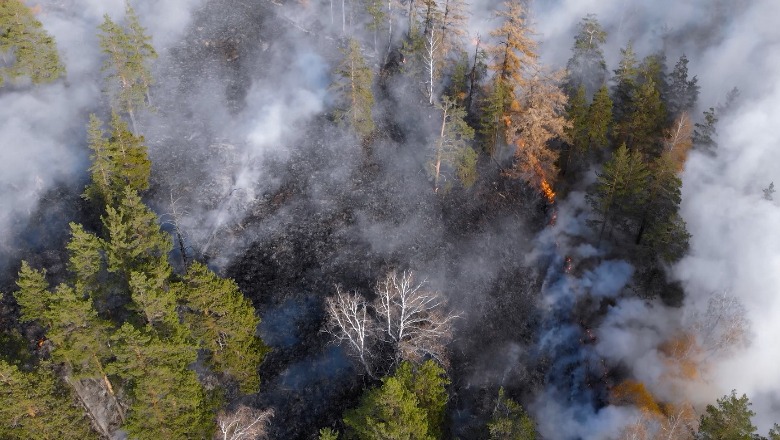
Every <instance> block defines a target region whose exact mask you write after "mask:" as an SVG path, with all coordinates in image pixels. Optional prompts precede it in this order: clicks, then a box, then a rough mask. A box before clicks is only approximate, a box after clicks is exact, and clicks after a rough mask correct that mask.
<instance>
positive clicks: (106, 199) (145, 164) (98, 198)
mask: <svg viewBox="0 0 780 440" xmlns="http://www.w3.org/2000/svg"><path fill="white" fill-rule="evenodd" d="M87 136H88V140H89V148H90V149H91V150H92V155H91V156H90V159H91V160H92V165H91V166H90V173H91V175H92V183H90V184H89V185H88V186H87V188H86V190H85V191H84V197H85V198H87V199H89V200H92V201H94V202H96V203H97V204H98V205H100V206H103V205H106V204H107V205H112V206H113V205H116V204H117V203H118V202H119V200H120V199H121V197H122V196H123V194H124V190H125V188H130V189H132V190H134V191H137V192H142V191H145V190H147V189H149V175H150V173H151V161H149V157H148V155H147V151H146V146H145V145H144V138H143V136H135V135H133V133H131V132H130V130H128V127H127V124H126V123H125V122H124V121H123V120H122V119H121V118H120V117H119V115H118V114H117V113H112V115H111V132H110V133H109V136H108V137H106V135H105V133H104V132H103V128H102V122H101V121H100V119H98V117H97V116H95V115H90V119H89V126H88V128H87Z"/></svg>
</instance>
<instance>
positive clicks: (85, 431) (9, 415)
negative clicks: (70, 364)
mask: <svg viewBox="0 0 780 440" xmlns="http://www.w3.org/2000/svg"><path fill="white" fill-rule="evenodd" d="M0 421H2V422H0V438H4V439H40V440H86V439H97V438H98V436H97V435H96V434H95V433H94V432H93V431H92V430H91V428H90V423H89V419H87V417H86V415H85V414H84V411H83V410H82V409H81V407H79V406H77V405H76V403H75V401H74V399H73V398H72V397H71V396H70V395H69V394H68V393H67V388H65V387H64V386H63V385H62V384H61V383H59V381H58V380H57V378H56V377H55V376H54V375H53V374H52V373H51V372H50V368H48V365H46V364H44V365H41V366H39V367H38V368H37V369H35V370H34V371H32V372H24V371H21V370H19V369H18V368H17V367H15V366H13V365H10V364H8V363H7V362H5V361H3V360H0Z"/></svg>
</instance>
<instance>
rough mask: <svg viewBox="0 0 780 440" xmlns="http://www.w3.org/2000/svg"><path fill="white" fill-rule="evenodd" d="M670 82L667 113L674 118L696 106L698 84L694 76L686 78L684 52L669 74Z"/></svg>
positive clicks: (686, 66) (686, 63)
mask: <svg viewBox="0 0 780 440" xmlns="http://www.w3.org/2000/svg"><path fill="white" fill-rule="evenodd" d="M669 78H670V79H671V83H670V84H669V99H668V100H667V101H668V104H667V105H668V107H669V114H670V115H671V116H672V117H673V118H676V117H678V116H679V115H680V114H682V113H683V112H690V111H692V110H693V109H694V107H696V101H697V99H698V98H699V85H698V84H697V83H698V79H697V78H696V76H694V77H693V78H690V79H689V78H688V57H686V56H685V54H683V55H681V56H680V59H679V60H678V61H677V64H675V65H674V70H672V73H670V74H669Z"/></svg>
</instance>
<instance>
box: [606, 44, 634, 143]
mask: <svg viewBox="0 0 780 440" xmlns="http://www.w3.org/2000/svg"><path fill="white" fill-rule="evenodd" d="M614 73H615V76H614V77H613V78H612V81H613V82H614V86H613V87H612V104H613V114H614V116H615V122H616V123H617V124H620V123H622V121H624V120H625V119H626V118H627V117H628V115H629V114H631V112H632V111H633V105H634V97H635V95H636V90H637V88H638V87H639V84H638V76H639V67H638V62H637V59H636V53H635V52H634V47H633V45H632V44H631V42H629V43H628V45H627V46H626V48H625V49H621V50H620V63H619V64H618V68H617V69H615V71H614ZM620 136H623V133H622V132H621V133H620ZM621 139H622V137H621Z"/></svg>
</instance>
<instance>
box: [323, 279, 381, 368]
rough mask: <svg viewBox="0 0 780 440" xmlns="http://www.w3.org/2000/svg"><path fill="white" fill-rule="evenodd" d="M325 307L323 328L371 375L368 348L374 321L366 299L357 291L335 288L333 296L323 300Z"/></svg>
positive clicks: (372, 334)
mask: <svg viewBox="0 0 780 440" xmlns="http://www.w3.org/2000/svg"><path fill="white" fill-rule="evenodd" d="M325 309H326V311H327V313H328V325H327V327H326V330H325V331H326V332H328V333H330V334H331V335H332V336H333V338H334V339H335V340H336V341H337V342H339V343H341V344H345V345H346V346H347V347H348V349H349V350H350V351H351V352H353V353H354V354H355V356H357V357H358V359H360V362H361V363H362V364H363V366H364V367H365V368H366V372H367V373H368V374H369V375H370V376H372V377H373V368H372V366H371V357H372V353H371V349H372V348H373V341H374V336H375V334H376V322H375V321H374V320H373V319H372V318H371V316H369V314H368V307H367V305H366V300H365V299H364V298H363V297H362V296H360V295H358V294H357V293H345V292H342V291H341V288H338V287H337V288H336V295H335V296H333V297H330V298H328V299H326V300H325Z"/></svg>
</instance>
